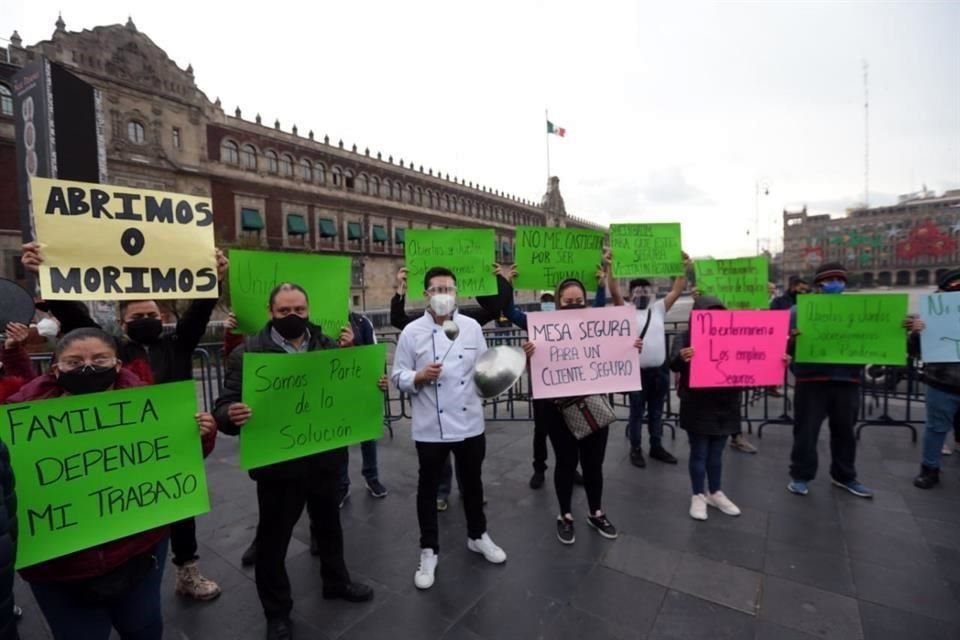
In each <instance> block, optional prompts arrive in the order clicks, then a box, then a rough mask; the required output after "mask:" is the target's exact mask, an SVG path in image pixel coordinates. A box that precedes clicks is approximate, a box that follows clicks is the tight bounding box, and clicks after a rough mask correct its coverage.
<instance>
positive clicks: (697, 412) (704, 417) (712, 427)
mask: <svg viewBox="0 0 960 640" xmlns="http://www.w3.org/2000/svg"><path fill="white" fill-rule="evenodd" d="M689 346H690V332H689V331H687V332H686V333H684V334H683V335H682V336H680V337H679V338H677V339H676V340H674V341H673V350H672V352H671V354H670V368H671V369H673V370H674V371H676V372H678V373H679V374H680V384H679V385H678V387H677V395H678V396H680V428H681V429H684V430H686V431H688V432H690V433H695V434H699V435H705V436H728V435H733V434H735V433H739V432H740V389H732V388H730V389H728V388H713V387H711V388H707V389H691V388H690V363H688V362H684V361H683V358H681V357H680V350H681V349H684V348H686V347H689ZM700 357H701V358H702V357H703V355H701V356H700Z"/></svg>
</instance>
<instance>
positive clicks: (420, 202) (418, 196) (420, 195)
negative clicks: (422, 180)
mask: <svg viewBox="0 0 960 640" xmlns="http://www.w3.org/2000/svg"><path fill="white" fill-rule="evenodd" d="M413 201H414V202H415V203H416V204H418V205H420V206H421V207H422V206H423V189H421V188H420V187H417V193H416V197H415V198H414V200H413Z"/></svg>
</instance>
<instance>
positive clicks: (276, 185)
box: [0, 19, 603, 310]
mask: <svg viewBox="0 0 960 640" xmlns="http://www.w3.org/2000/svg"><path fill="white" fill-rule="evenodd" d="M224 37H226V36H224ZM4 54H5V55H4ZM41 55H42V56H46V57H47V58H49V59H50V60H51V61H53V62H56V63H58V64H60V65H63V66H64V67H65V68H67V69H68V70H69V71H70V72H71V73H73V74H75V75H76V76H78V77H80V78H82V79H83V80H85V81H86V82H88V83H90V84H92V85H94V86H95V87H97V88H98V89H99V90H100V91H101V94H102V110H103V117H104V121H105V122H104V125H105V126H104V136H105V143H106V144H105V146H106V154H107V181H108V182H109V183H111V184H119V185H126V186H131V187H137V188H147V189H157V190H162V191H176V192H181V193H187V194H194V195H205V196H211V197H212V199H213V205H214V214H215V224H216V237H217V242H218V244H219V246H221V247H224V248H229V247H237V246H241V247H260V248H263V249H273V250H297V251H312V252H317V253H326V254H340V255H349V256H351V257H353V263H354V270H353V293H352V298H353V300H352V301H353V303H354V306H355V307H357V308H359V307H360V306H364V307H366V308H368V309H375V310H376V309H381V310H382V309H386V308H387V307H388V305H389V300H390V297H391V296H392V294H393V282H394V275H395V273H396V271H397V269H399V268H400V267H401V266H403V247H404V238H405V233H406V230H407V229H411V228H446V227H488V228H492V229H494V230H495V231H496V236H497V249H496V253H497V258H498V259H501V260H504V261H511V260H512V258H513V250H514V232H515V228H516V226H517V225H549V226H570V227H582V228H597V229H602V228H603V227H602V226H600V225H596V224H594V223H592V222H588V221H585V220H581V219H578V218H574V217H572V216H568V215H567V213H566V209H565V207H564V204H563V197H562V196H561V195H560V189H559V180H558V179H557V178H551V179H550V181H549V183H548V185H547V192H546V194H545V195H544V196H543V199H542V201H541V202H531V201H528V200H524V199H522V198H518V197H516V196H513V195H509V194H505V193H503V192H502V191H500V190H498V189H494V188H491V187H489V186H481V185H479V184H474V183H473V182H468V181H466V180H464V179H463V178H460V177H456V176H454V177H451V176H450V175H449V174H446V173H442V172H441V171H439V170H435V169H432V168H429V167H428V168H424V165H421V164H419V163H417V164H414V163H413V162H411V161H410V160H409V159H401V158H396V159H395V158H394V157H393V156H391V155H389V154H383V153H381V152H379V151H376V150H371V149H366V148H365V149H358V148H357V146H356V145H349V144H345V143H344V142H343V141H342V140H335V141H332V140H331V139H330V138H329V137H328V136H327V135H320V134H317V135H315V134H314V132H313V131H308V132H306V133H305V132H302V131H300V130H298V128H297V126H296V125H293V126H291V127H289V129H288V130H286V131H285V130H283V129H281V124H280V122H279V120H276V121H274V122H272V123H270V122H268V123H263V122H262V119H261V116H260V115H259V114H257V115H256V116H255V117H254V118H253V119H252V121H251V119H249V118H250V116H249V114H248V115H247V117H246V119H245V118H244V117H243V115H242V114H241V111H240V108H239V107H237V108H236V109H235V110H234V111H233V113H232V114H227V113H225V112H224V110H223V108H222V106H221V104H220V100H219V99H217V100H215V101H213V102H211V101H210V100H209V99H208V98H207V96H206V95H205V94H204V93H203V92H202V91H201V90H200V89H199V88H198V87H197V85H196V83H195V82H194V72H193V67H192V66H187V68H186V69H181V68H180V67H179V66H177V64H176V63H175V62H174V61H173V60H171V59H170V58H169V57H168V56H167V54H166V53H165V52H164V51H163V50H162V49H161V48H160V47H158V46H157V45H156V44H154V43H153V41H152V40H151V39H150V38H149V37H147V36H146V34H144V33H141V32H140V31H138V30H137V28H136V26H135V25H134V23H133V21H132V20H129V21H128V22H127V23H126V25H119V24H116V25H110V26H100V27H95V28H93V29H89V30H86V29H85V30H83V31H80V32H73V31H67V30H66V25H65V24H64V22H63V20H62V19H58V20H57V23H56V30H55V31H54V33H53V35H52V36H51V38H50V39H49V40H44V41H42V42H39V43H37V44H35V45H32V46H26V47H24V46H22V42H21V38H20V36H19V35H18V34H17V33H16V32H14V33H13V35H12V36H11V37H10V47H9V48H8V49H7V50H6V51H4V50H2V49H0V60H4V61H3V62H0V258H2V261H0V276H2V277H7V278H16V279H20V278H22V277H23V273H22V269H21V267H20V264H19V255H20V230H19V226H20V225H19V213H18V212H19V206H20V205H19V203H18V200H17V188H16V175H17V174H16V152H15V147H14V140H15V138H14V113H13V102H12V99H11V94H12V91H11V90H12V78H13V76H14V74H15V73H16V72H17V71H18V70H19V68H20V67H22V66H23V65H24V64H25V63H26V62H27V61H30V60H32V59H34V58H35V57H36V56H41ZM348 97H349V96H348ZM278 106H279V105H278ZM411 284H412V286H411V292H412V293H413V294H416V293H419V290H418V289H417V287H416V286H414V285H413V283H411ZM411 297H412V298H417V297H418V296H416V295H412V296H411Z"/></svg>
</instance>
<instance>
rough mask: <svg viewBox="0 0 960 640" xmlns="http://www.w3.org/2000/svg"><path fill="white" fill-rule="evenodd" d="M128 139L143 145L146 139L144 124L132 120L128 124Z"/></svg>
mask: <svg viewBox="0 0 960 640" xmlns="http://www.w3.org/2000/svg"><path fill="white" fill-rule="evenodd" d="M127 138H128V139H129V140H130V142H133V143H134V144H143V141H144V139H145V138H146V129H144V128H143V123H142V122H139V121H137V120H131V121H130V122H128V123H127Z"/></svg>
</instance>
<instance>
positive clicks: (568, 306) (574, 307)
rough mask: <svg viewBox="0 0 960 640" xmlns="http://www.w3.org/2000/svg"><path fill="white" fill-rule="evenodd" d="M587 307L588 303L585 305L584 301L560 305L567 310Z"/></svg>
mask: <svg viewBox="0 0 960 640" xmlns="http://www.w3.org/2000/svg"><path fill="white" fill-rule="evenodd" d="M586 308H587V305H585V304H584V303H582V302H581V303H580V304H568V305H564V306H562V307H560V309H561V310H563V311H566V310H567V309H586Z"/></svg>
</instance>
